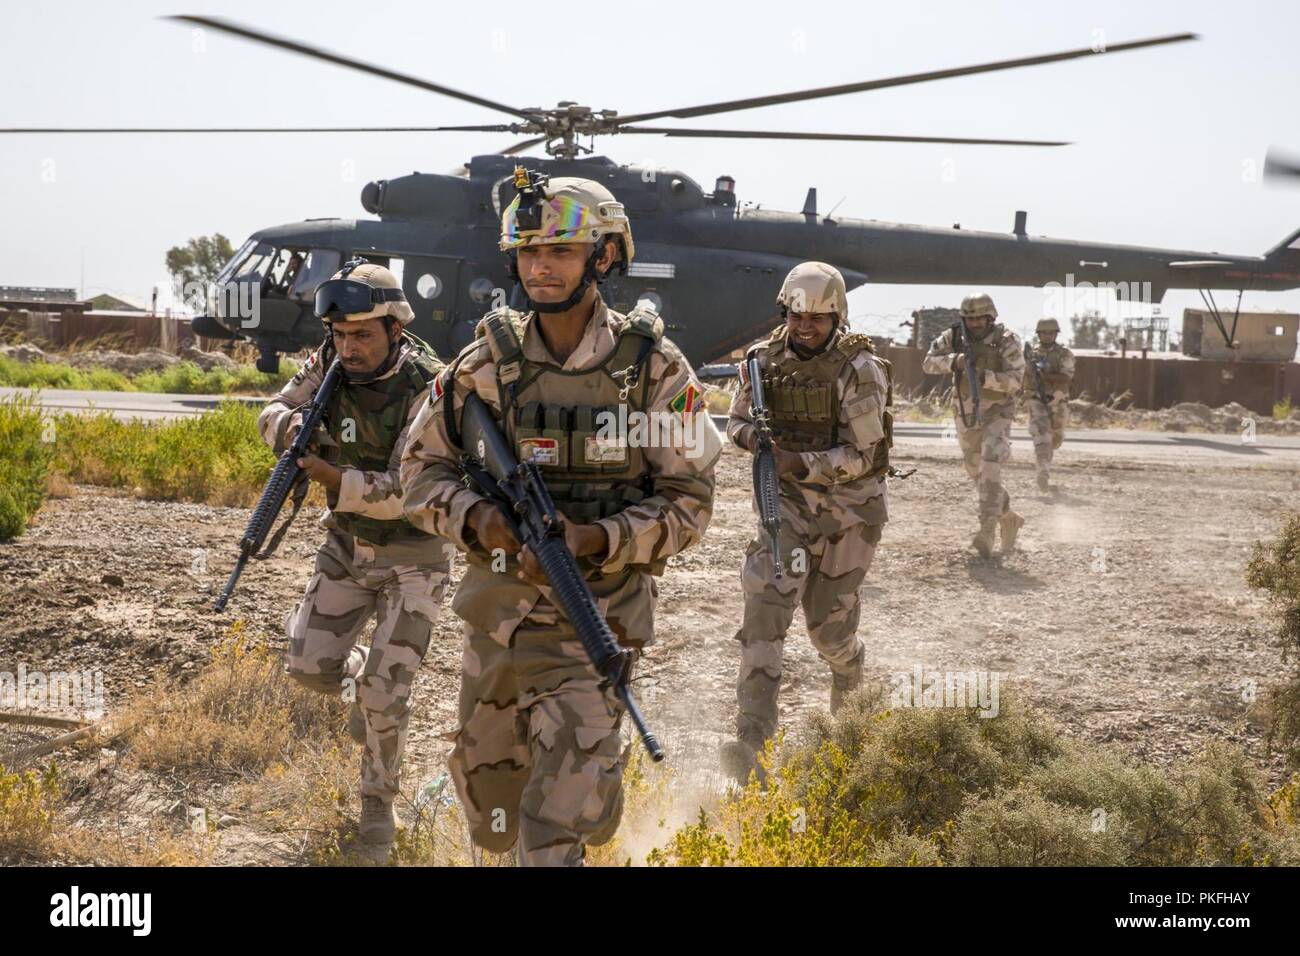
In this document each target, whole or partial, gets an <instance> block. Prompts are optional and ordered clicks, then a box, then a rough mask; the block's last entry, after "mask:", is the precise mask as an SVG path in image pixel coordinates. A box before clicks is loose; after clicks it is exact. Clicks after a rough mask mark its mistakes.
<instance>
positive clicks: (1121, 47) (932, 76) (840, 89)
mask: <svg viewBox="0 0 1300 956" xmlns="http://www.w3.org/2000/svg"><path fill="white" fill-rule="evenodd" d="M1196 39H1199V37H1198V36H1197V34H1195V33H1177V34H1173V35H1170V36H1163V37H1153V38H1151V39H1148V40H1130V41H1128V42H1127V43H1115V44H1110V45H1107V46H1106V47H1105V49H1104V50H1094V49H1092V48H1091V47H1087V48H1084V49H1081V50H1066V51H1065V52H1063V53H1047V54H1044V55H1042V56H1029V57H1022V58H1019V59H1015V60H998V61H996V62H993V63H980V64H977V65H975V66H960V67H954V68H952V69H948V70H933V71H931V72H928V73H910V74H908V75H906V76H892V77H887V78H885V79H880V80H867V81H866V82H863V83H846V84H844V85H842V86H823V87H820V88H818V89H814V90H799V91H797V92H794V93H774V94H772V95H770V96H755V97H749V98H747V99H743V100H728V101H727V102H725V103H706V104H704V105H703V106H687V107H681V108H679V109H672V110H659V111H657V112H653V113H635V114H632V115H630V116H620V117H618V122H619V123H620V124H622V123H640V122H643V121H644V120H653V119H660V118H662V117H665V116H671V117H674V118H677V119H685V118H686V117H690V116H707V115H709V114H711V113H730V112H732V111H733V110H750V109H755V108H756V107H759V106H775V105H777V104H780V103H797V102H800V101H802V100H815V99H821V98H822V97H826V96H842V95H844V94H845V93H862V92H865V91H867V90H879V89H884V88H885V87H890V86H909V85H911V84H913V83H928V82H929V81H931V80H946V79H950V78H952V77H955V76H970V75H972V74H975V73H992V72H994V71H997V70H1011V69H1015V68H1017V67H1022V66H1038V65H1040V64H1043V63H1057V62H1060V61H1061V60H1073V59H1078V58H1080V57H1085V56H1095V55H1097V54H1098V53H1102V52H1104V53H1120V52H1123V51H1125V50H1137V49H1140V48H1142V47H1149V46H1160V45H1162V44H1165V43H1181V42H1183V41H1184V40H1196Z"/></svg>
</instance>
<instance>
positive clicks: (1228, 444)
mask: <svg viewBox="0 0 1300 956" xmlns="http://www.w3.org/2000/svg"><path fill="white" fill-rule="evenodd" d="M714 421H716V422H717V423H718V426H719V427H723V426H725V423H726V418H725V417H724V416H720V415H715V416H714ZM894 439H895V443H896V444H895V453H896V454H897V453H898V452H900V451H901V452H903V453H904V454H905V453H906V450H907V448H908V447H911V446H918V445H919V446H921V447H922V448H925V447H926V446H929V447H934V446H944V445H951V446H952V447H953V449H954V450H955V449H956V448H957V436H956V432H955V431H954V430H953V428H952V426H951V425H947V424H938V423H936V424H923V423H920V422H899V423H898V424H896V425H895V426H894ZM1011 441H1012V443H1013V444H1014V445H1017V446H1022V447H1023V448H1024V449H1025V452H1026V453H1027V454H1029V455H1030V456H1031V457H1032V455H1033V452H1032V451H1031V449H1032V447H1033V443H1032V442H1031V441H1030V438H1029V432H1028V430H1027V429H1026V428H1024V427H1023V426H1020V425H1016V426H1013V427H1012V429H1011ZM1062 448H1063V450H1066V451H1070V452H1079V453H1083V454H1091V455H1102V456H1112V457H1123V458H1206V457H1209V458H1216V459H1218V460H1220V461H1225V462H1226V461H1230V460H1235V461H1239V462H1268V463H1270V464H1294V465H1297V466H1300V436H1293V435H1265V434H1260V433H1257V434H1256V435H1255V440H1254V442H1244V441H1242V438H1241V436H1240V435H1239V434H1235V433H1234V434H1231V435H1210V434H1199V433H1188V432H1151V431H1135V430H1132V429H1121V428H1078V429H1076V428H1069V429H1067V430H1066V435H1065V444H1064V445H1063V446H1062ZM1019 454H1020V452H1017V455H1019Z"/></svg>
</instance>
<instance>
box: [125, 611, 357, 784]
mask: <svg viewBox="0 0 1300 956" xmlns="http://www.w3.org/2000/svg"><path fill="white" fill-rule="evenodd" d="M343 719H344V705H343V702H342V701H341V700H335V699H333V698H331V697H329V696H327V695H324V694H318V693H314V692H312V691H309V690H306V689H304V688H302V687H300V686H298V685H297V684H295V683H294V682H293V681H292V680H290V679H289V678H288V677H287V676H286V675H285V673H284V666H283V662H282V660H281V658H280V655H279V653H278V652H276V651H275V650H273V649H272V648H270V647H269V646H267V645H266V644H254V643H253V642H252V641H251V640H250V639H249V637H248V635H247V634H246V633H245V629H244V625H243V622H242V621H236V622H235V623H234V624H233V625H231V628H230V630H229V632H228V634H227V636H226V638H225V639H224V640H223V641H222V642H221V643H220V644H218V645H217V646H216V647H215V648H214V649H213V652H212V660H211V662H210V663H209V664H208V665H207V666H206V667H204V668H203V670H202V671H200V672H199V674H198V676H197V677H195V678H194V679H193V680H192V681H190V683H188V684H186V685H185V686H184V687H175V686H172V685H169V684H166V683H159V684H155V685H154V686H153V687H152V688H151V689H150V690H148V691H146V692H145V693H144V694H142V695H141V696H140V697H138V698H137V699H136V700H134V701H132V702H131V703H130V704H129V705H128V706H127V708H126V713H125V715H124V716H123V717H122V718H121V720H120V724H121V725H122V726H131V727H132V728H133V729H132V730H131V732H130V734H129V736H128V739H129V741H130V745H131V747H130V757H131V760H132V762H133V763H134V764H135V765H136V766H138V767H140V768H142V769H170V768H174V767H182V768H185V767H197V768H204V767H216V768H219V769H221V770H225V771H228V772H234V773H237V774H239V775H241V776H248V777H251V776H255V775H258V774H261V773H262V772H263V771H265V770H266V769H268V768H269V767H271V766H273V765H275V764H277V763H280V762H282V761H284V760H285V758H286V757H288V756H291V752H290V751H291V746H292V745H291V742H292V741H300V740H303V739H308V738H312V739H328V738H330V737H333V736H336V735H337V734H338V731H339V728H340V727H341V726H342V723H343Z"/></svg>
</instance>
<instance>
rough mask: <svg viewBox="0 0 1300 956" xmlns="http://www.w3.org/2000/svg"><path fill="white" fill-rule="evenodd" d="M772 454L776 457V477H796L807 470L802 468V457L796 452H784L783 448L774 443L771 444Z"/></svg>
mask: <svg viewBox="0 0 1300 956" xmlns="http://www.w3.org/2000/svg"><path fill="white" fill-rule="evenodd" d="M772 454H773V455H774V456H775V457H776V474H777V477H780V476H781V475H794V476H796V477H798V476H799V474H801V473H802V472H804V471H806V470H807V469H805V468H804V463H803V456H802V455H800V454H799V453H798V452H793V451H786V450H785V449H784V448H781V447H780V446H778V445H777V443H776V442H772Z"/></svg>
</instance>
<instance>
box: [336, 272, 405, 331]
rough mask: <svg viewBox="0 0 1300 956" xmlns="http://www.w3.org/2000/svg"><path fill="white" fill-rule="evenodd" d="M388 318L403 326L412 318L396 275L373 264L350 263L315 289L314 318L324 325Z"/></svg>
mask: <svg viewBox="0 0 1300 956" xmlns="http://www.w3.org/2000/svg"><path fill="white" fill-rule="evenodd" d="M367 289H368V290H369V293H367V291H366V290H367ZM390 315H391V316H392V317H393V318H394V319H396V320H397V321H398V322H400V323H401V324H402V325H403V326H405V325H409V324H410V323H411V322H412V320H414V319H415V312H414V311H413V310H412V309H411V305H410V303H409V302H407V301H406V295H405V294H404V293H403V292H402V286H401V283H400V282H398V281H397V276H395V275H393V273H392V272H391V271H390V270H389V269H387V268H385V267H384V266H381V265H376V264H375V263H373V262H366V261H365V260H364V259H363V260H361V261H360V264H357V262H356V260H352V261H350V262H348V263H346V264H345V265H344V266H343V268H342V269H340V270H339V271H338V272H336V273H334V275H332V276H330V278H329V279H328V280H327V281H326V282H322V283H321V284H320V287H319V288H318V289H317V290H316V316H317V318H320V319H322V320H323V321H325V322H330V323H347V322H363V321H365V320H367V319H382V318H384V317H385V316H390Z"/></svg>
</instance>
